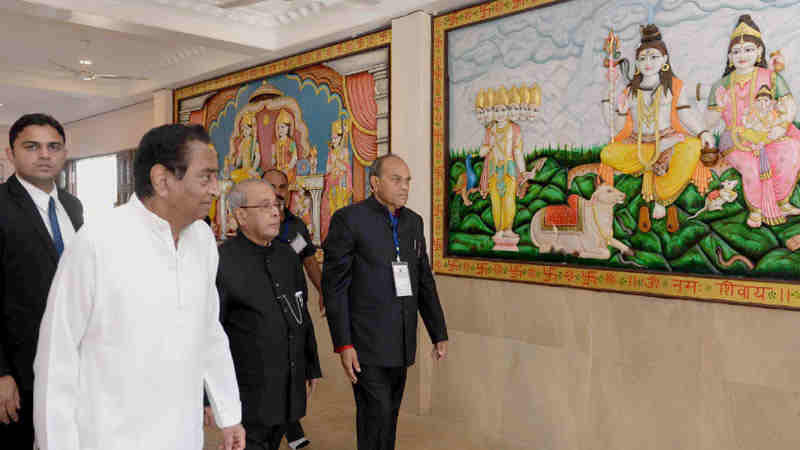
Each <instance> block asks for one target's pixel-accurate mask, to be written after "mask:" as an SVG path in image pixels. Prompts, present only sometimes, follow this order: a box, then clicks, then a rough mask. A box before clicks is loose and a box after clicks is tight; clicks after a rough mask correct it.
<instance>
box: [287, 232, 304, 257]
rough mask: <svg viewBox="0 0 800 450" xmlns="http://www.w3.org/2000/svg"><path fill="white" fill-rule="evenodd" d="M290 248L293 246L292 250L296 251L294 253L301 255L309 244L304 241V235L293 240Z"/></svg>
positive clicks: (299, 235)
mask: <svg viewBox="0 0 800 450" xmlns="http://www.w3.org/2000/svg"><path fill="white" fill-rule="evenodd" d="M289 246H291V247H292V250H294V252H295V253H297V254H298V255H299V254H300V252H302V251H303V249H304V248H306V247H308V242H306V240H305V239H303V235H302V234H298V235H297V237H295V238H294V239H292V242H290V243H289Z"/></svg>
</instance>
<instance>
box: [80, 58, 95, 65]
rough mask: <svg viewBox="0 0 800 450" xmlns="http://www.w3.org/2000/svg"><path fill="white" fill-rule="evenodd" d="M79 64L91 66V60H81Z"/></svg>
mask: <svg viewBox="0 0 800 450" xmlns="http://www.w3.org/2000/svg"><path fill="white" fill-rule="evenodd" d="M80 63H81V65H84V66H91V65H92V60H91V59H82V60H81V61H80Z"/></svg>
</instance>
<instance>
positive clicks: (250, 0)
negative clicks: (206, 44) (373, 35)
mask: <svg viewBox="0 0 800 450" xmlns="http://www.w3.org/2000/svg"><path fill="white" fill-rule="evenodd" d="M264 1H266V0H229V1H226V2H222V3H219V4H217V7H218V8H222V9H231V8H240V7H242V6H250V5H255V4H256V3H261V2H264ZM283 1H285V2H287V3H291V2H293V1H294V0H283ZM382 1H383V0H344V3H349V4H351V5H358V6H375V5H378V4H379V3H381V2H382Z"/></svg>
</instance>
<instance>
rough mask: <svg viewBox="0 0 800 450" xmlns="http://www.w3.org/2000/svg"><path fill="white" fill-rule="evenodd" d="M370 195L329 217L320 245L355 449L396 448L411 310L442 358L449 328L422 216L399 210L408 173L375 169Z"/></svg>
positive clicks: (410, 350) (388, 165) (391, 161)
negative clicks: (348, 385) (349, 386)
mask: <svg viewBox="0 0 800 450" xmlns="http://www.w3.org/2000/svg"><path fill="white" fill-rule="evenodd" d="M373 167H374V169H373V173H372V176H371V177H370V183H371V186H372V191H373V194H374V195H373V196H371V197H370V198H368V199H367V200H364V201H362V202H359V203H356V204H353V205H350V206H347V207H345V208H342V209H340V210H339V211H336V213H334V215H333V217H332V219H331V224H330V228H329V231H328V236H327V238H326V239H325V244H324V246H323V248H324V250H325V262H324V264H323V270H322V291H323V294H324V299H325V308H326V310H327V316H328V325H329V327H330V330H331V336H332V338H333V345H334V347H335V351H336V352H337V353H340V356H341V361H342V366H343V367H344V370H345V373H346V374H347V376H348V378H349V379H350V380H351V382H352V383H353V393H354V395H355V401H356V408H357V414H356V422H357V423H356V427H357V432H358V449H359V450H391V449H394V445H395V435H396V431H397V416H398V412H399V410H400V403H401V401H402V397H403V391H404V389H405V382H406V374H407V368H408V367H409V366H411V365H412V364H414V359H415V355H416V349H417V342H416V336H417V311H419V313H420V315H421V316H422V320H423V322H424V323H425V327H426V328H427V330H428V335H429V336H430V338H431V341H432V342H433V343H434V350H433V355H432V356H433V358H434V359H436V360H440V359H443V358H444V357H445V356H446V354H447V326H446V325H445V319H444V312H443V311H442V306H441V304H440V303H439V296H438V294H437V292H436V285H435V283H434V279H433V273H432V272H431V267H430V264H429V263H428V254H427V251H426V249H425V236H424V234H423V223H422V218H421V217H420V216H419V215H418V214H416V213H415V212H413V211H411V210H409V209H408V208H405V207H404V205H405V204H406V201H407V200H408V191H409V185H410V182H411V175H410V172H409V169H408V166H407V165H406V163H405V162H404V161H403V160H402V159H401V158H399V157H397V156H393V155H386V156H382V157H380V158H378V159H377V160H376V161H375V163H374V166H373Z"/></svg>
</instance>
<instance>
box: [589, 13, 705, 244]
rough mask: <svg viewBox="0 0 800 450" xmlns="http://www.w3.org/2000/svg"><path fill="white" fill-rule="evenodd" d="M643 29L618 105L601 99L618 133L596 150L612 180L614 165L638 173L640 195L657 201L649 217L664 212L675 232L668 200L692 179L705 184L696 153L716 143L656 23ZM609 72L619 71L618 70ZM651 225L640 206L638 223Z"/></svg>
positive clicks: (608, 179) (675, 222)
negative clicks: (672, 62)
mask: <svg viewBox="0 0 800 450" xmlns="http://www.w3.org/2000/svg"><path fill="white" fill-rule="evenodd" d="M641 33H642V39H641V44H640V45H639V47H638V48H637V49H636V60H635V72H634V76H633V79H632V80H631V82H630V83H629V84H628V85H627V86H626V87H625V88H624V90H623V91H622V93H621V94H620V95H619V96H618V98H617V101H616V107H614V104H613V103H612V102H611V100H613V99H606V100H603V103H604V104H607V105H608V106H607V107H604V108H602V109H603V113H604V116H605V119H606V122H607V123H610V122H612V121H613V125H614V127H613V128H614V130H615V131H616V132H618V134H617V135H616V136H615V137H614V139H613V141H612V142H611V143H610V144H608V145H606V146H605V147H604V148H603V150H602V152H601V153H600V160H601V162H602V164H601V168H600V172H601V174H600V175H601V177H602V179H603V180H604V181H605V182H608V183H613V170H612V169H616V170H617V171H619V172H622V173H625V174H642V176H643V179H642V197H643V199H644V200H645V201H647V202H651V201H655V206H654V209H653V218H654V219H661V218H663V217H664V216H665V215H667V216H668V217H667V230H669V231H670V232H675V231H677V230H678V228H679V227H680V224H679V222H678V212H677V208H675V206H674V205H672V203H673V202H674V201H675V200H676V199H677V198H678V196H680V194H681V193H682V192H683V190H684V189H685V188H686V186H687V185H688V184H689V183H690V182H694V183H695V185H696V186H697V188H698V191H700V192H701V193H704V192H705V191H706V189H707V188H708V182H709V179H710V177H711V174H710V172H709V170H708V168H706V167H705V166H703V165H702V164H700V153H701V149H702V147H703V145H706V146H708V147H713V146H714V138H713V136H712V135H711V133H710V132H708V131H706V130H705V129H704V127H703V120H702V117H701V116H700V114H698V113H697V112H696V111H694V110H693V109H692V108H691V107H690V104H689V99H688V96H687V95H686V93H685V92H684V90H683V89H682V87H683V83H682V82H681V80H680V79H678V78H677V77H676V76H675V75H674V74H673V72H672V67H671V65H670V61H669V53H668V51H667V46H666V45H665V44H664V41H662V40H661V32H660V31H659V29H658V27H656V26H655V25H652V24H651V25H647V26H644V27H642V28H641ZM611 74H612V76H619V73H618V72H617V71H613V72H611ZM618 130H619V131H618ZM695 136H697V137H695ZM667 207H669V214H667ZM650 227H651V222H650V211H649V208H648V207H647V206H643V207H642V209H641V211H640V212H639V229H640V230H641V231H643V232H647V231H649V230H650Z"/></svg>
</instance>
